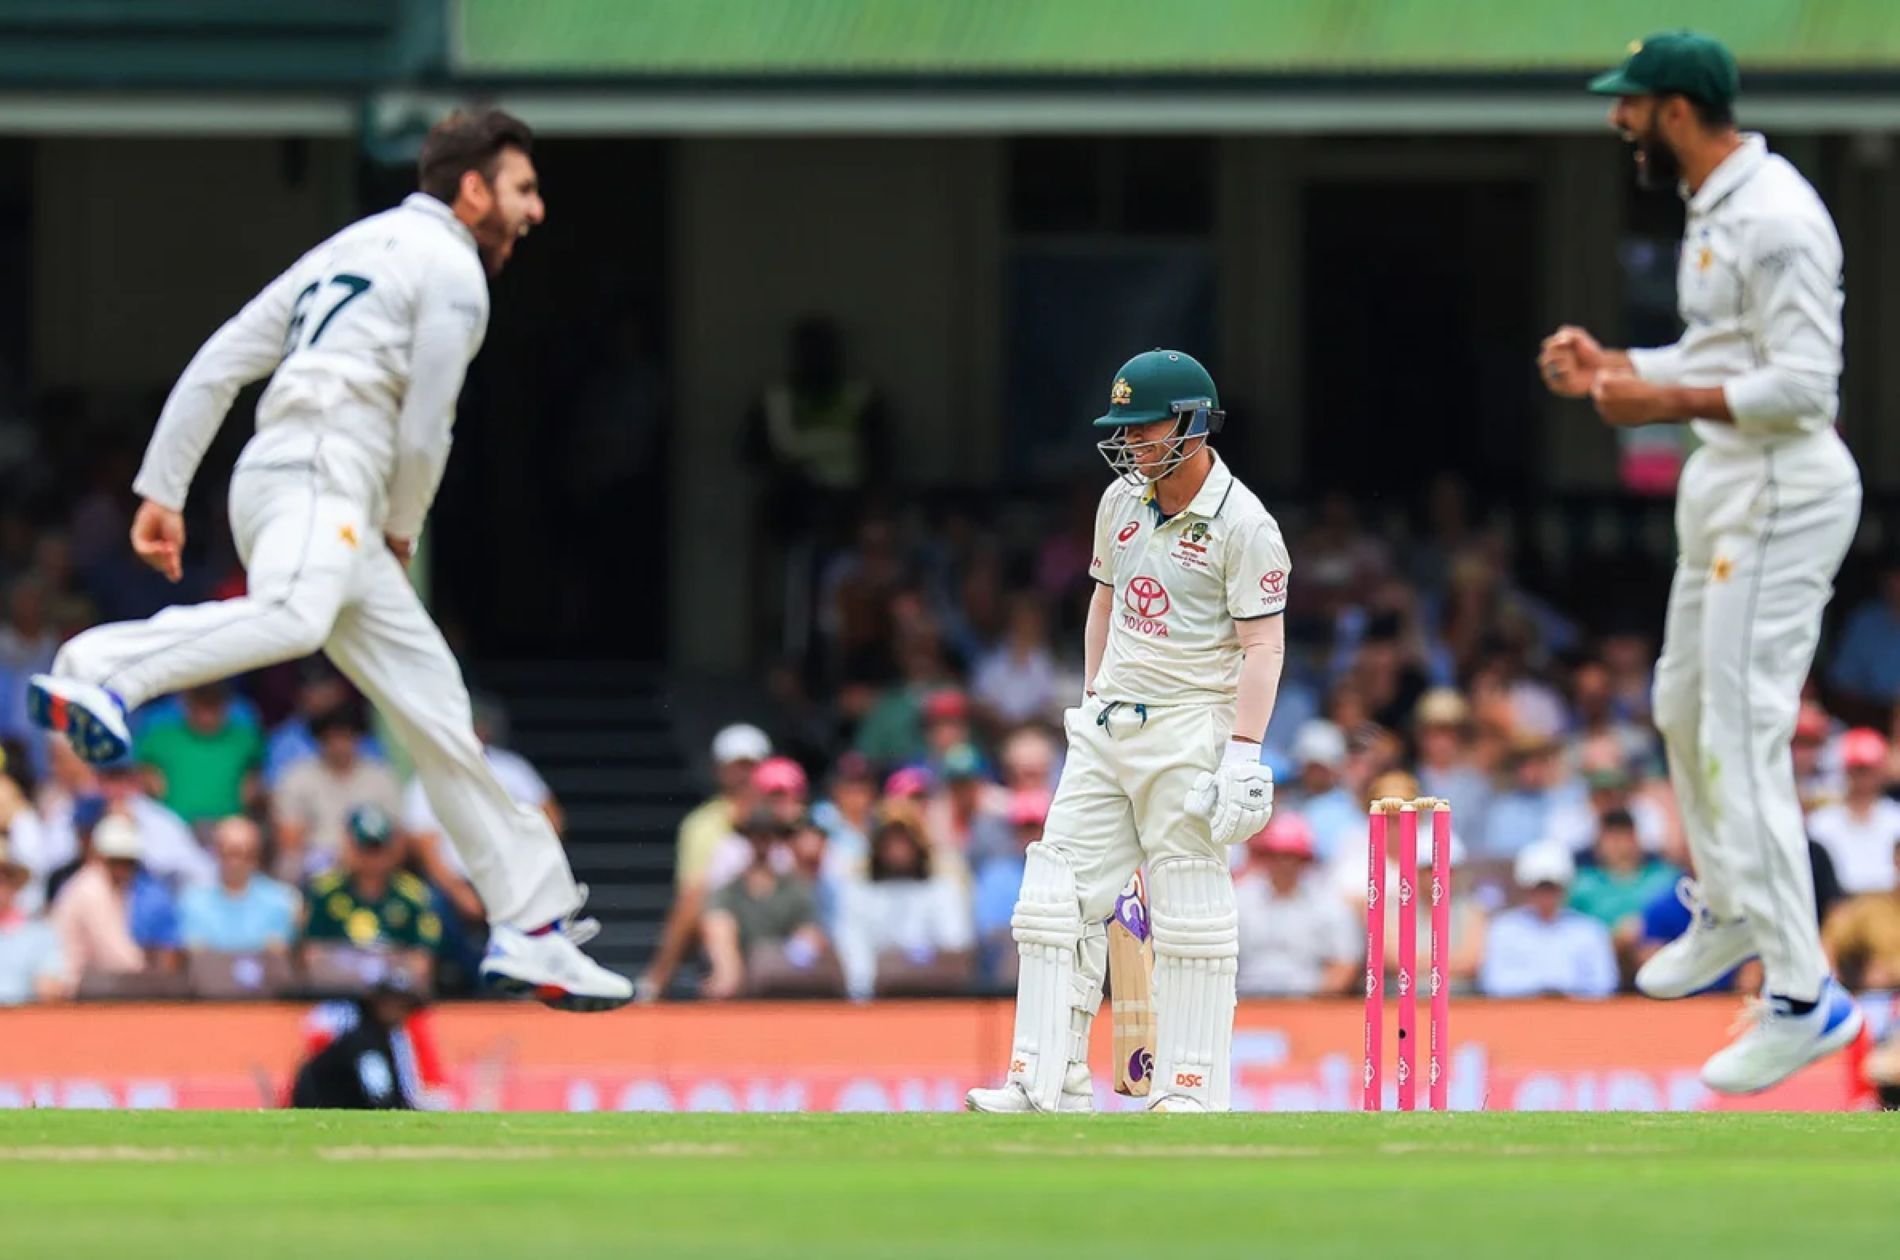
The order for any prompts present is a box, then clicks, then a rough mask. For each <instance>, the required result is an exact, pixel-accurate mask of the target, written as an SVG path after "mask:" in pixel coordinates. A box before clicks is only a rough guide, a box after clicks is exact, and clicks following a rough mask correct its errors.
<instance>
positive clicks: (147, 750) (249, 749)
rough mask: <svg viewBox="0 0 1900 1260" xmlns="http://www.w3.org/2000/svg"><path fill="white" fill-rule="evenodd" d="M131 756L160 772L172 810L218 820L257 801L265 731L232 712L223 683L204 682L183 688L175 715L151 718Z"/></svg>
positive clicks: (185, 816) (197, 818) (161, 792)
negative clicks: (185, 690) (186, 689)
mask: <svg viewBox="0 0 1900 1260" xmlns="http://www.w3.org/2000/svg"><path fill="white" fill-rule="evenodd" d="M132 756H133V759H134V760H136V761H137V762H138V763H139V764H140V765H142V766H145V767H146V768H147V769H148V770H149V771H151V772H152V773H153V774H154V775H156V776H157V779H158V782H159V784H160V785H161V786H160V788H159V789H158V791H159V797H160V799H161V800H163V801H164V803H165V805H166V807H167V808H168V809H170V810H172V811H173V812H174V813H176V814H177V815H178V816H179V817H181V818H183V819H184V820H185V821H186V822H188V823H198V822H215V821H216V820H218V819H220V818H229V817H230V816H231V815H233V814H241V813H243V812H244V811H245V810H246V809H248V808H250V806H251V805H252V804H253V803H254V802H255V801H256V799H257V797H258V794H259V791H260V785H261V779H260V775H259V772H260V770H261V769H262V767H263V764H264V736H263V735H262V733H260V732H259V731H258V729H257V725H256V723H255V722H253V721H250V720H248V719H245V718H240V717H239V716H238V715H237V714H236V713H234V712H233V711H232V707H231V694H230V691H229V689H228V688H227V687H226V685H225V684H224V683H221V682H220V683H206V684H205V685H204V686H201V687H193V688H192V689H191V690H189V691H187V692H185V693H184V695H183V697H181V703H180V706H179V712H178V716H177V717H175V718H174V717H160V718H158V719H155V720H153V721H151V722H149V723H148V724H147V725H146V726H145V728H144V729H143V730H141V731H140V732H139V733H138V737H137V739H136V740H135V741H134V743H133V746H132Z"/></svg>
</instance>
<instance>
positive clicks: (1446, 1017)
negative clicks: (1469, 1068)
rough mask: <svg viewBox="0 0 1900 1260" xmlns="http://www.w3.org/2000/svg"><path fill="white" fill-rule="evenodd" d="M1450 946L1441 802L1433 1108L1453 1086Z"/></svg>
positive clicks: (1446, 826)
mask: <svg viewBox="0 0 1900 1260" xmlns="http://www.w3.org/2000/svg"><path fill="white" fill-rule="evenodd" d="M1450 947H1451V804H1450V802H1448V801H1440V802H1438V808H1436V809H1434V810H1433V811H1432V976H1431V997H1432V1042H1431V1058H1430V1060H1429V1063H1428V1066H1427V1069H1426V1071H1427V1075H1428V1081H1429V1086H1430V1097H1429V1100H1428V1101H1429V1104H1430V1106H1431V1109H1432V1110H1433V1111H1444V1110H1446V1109H1447V1106H1448V1098H1449V1092H1450V1088H1451V976H1450V974H1449V971H1448V963H1447V957H1448V951H1449V949H1450Z"/></svg>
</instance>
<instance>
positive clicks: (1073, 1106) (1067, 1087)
mask: <svg viewBox="0 0 1900 1260" xmlns="http://www.w3.org/2000/svg"><path fill="white" fill-rule="evenodd" d="M963 1109H964V1110H965V1111H982V1112H988V1113H990V1114H992V1115H1001V1116H1014V1115H1023V1114H1025V1113H1029V1112H1035V1111H1039V1110H1041V1109H1040V1108H1039V1107H1037V1106H1036V1104H1035V1103H1033V1102H1030V1101H1029V1091H1028V1090H1026V1089H1024V1088H1023V1087H1022V1086H1021V1085H1020V1084H1018V1083H1017V1082H1015V1081H1006V1082H1004V1083H1003V1085H1002V1086H1000V1087H999V1088H997V1089H973V1090H971V1091H970V1092H969V1093H967V1094H965V1095H964V1096H963ZM1056 1110H1057V1111H1062V1112H1088V1111H1094V1110H1095V1082H1094V1081H1093V1079H1091V1078H1090V1076H1089V1065H1088V1064H1086V1063H1071V1064H1070V1065H1069V1071H1068V1074H1067V1075H1066V1076H1064V1077H1063V1078H1062V1097H1061V1098H1060V1099H1059V1100H1058V1101H1057V1102H1056Z"/></svg>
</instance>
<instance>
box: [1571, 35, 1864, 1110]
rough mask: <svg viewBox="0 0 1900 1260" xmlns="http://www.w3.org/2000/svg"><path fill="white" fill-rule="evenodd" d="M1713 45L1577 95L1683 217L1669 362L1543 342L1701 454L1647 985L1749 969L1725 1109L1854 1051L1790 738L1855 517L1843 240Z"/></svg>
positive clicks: (1662, 687)
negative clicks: (1655, 942)
mask: <svg viewBox="0 0 1900 1260" xmlns="http://www.w3.org/2000/svg"><path fill="white" fill-rule="evenodd" d="M1738 87H1739V76H1738V74H1737V72H1736V68H1735V60H1734V58H1733V57H1732V56H1730V54H1729V51H1728V49H1727V48H1725V47H1723V46H1722V45H1721V44H1720V43H1717V42H1716V41H1715V40H1713V39H1710V38H1709V37H1707V36H1705V35H1698V34H1695V33H1692V32H1688V31H1672V32H1668V33H1666V34H1661V35H1654V36H1651V37H1650V38H1649V39H1646V40H1643V41H1642V42H1641V43H1638V44H1633V45H1631V51H1630V55H1629V58H1628V60H1626V61H1625V62H1624V63H1623V65H1622V66H1621V67H1620V68H1618V69H1615V70H1611V71H1609V72H1608V73H1607V74H1604V75H1602V76H1600V77H1598V78H1597V79H1595V80H1594V81H1593V82H1592V83H1591V84H1590V90H1591V91H1593V92H1598V93H1603V94H1606V95H1610V96H1614V97H1616V103H1615V104H1614V105H1613V106H1612V107H1611V109H1610V125H1611V126H1612V127H1614V128H1616V129H1617V130H1618V131H1619V132H1621V133H1622V134H1623V135H1624V137H1625V138H1626V139H1628V140H1629V141H1630V142H1631V143H1632V144H1633V145H1634V146H1635V150H1636V152H1635V158H1636V168H1637V174H1638V178H1639V179H1640V181H1641V182H1642V183H1644V184H1645V185H1648V186H1651V187H1657V188H1667V187H1671V186H1673V187H1676V188H1678V189H1679V190H1680V192H1681V194H1682V196H1683V198H1684V199H1685V200H1686V201H1687V202H1688V220H1687V224H1686V226H1685V228H1684V232H1683V239H1682V256H1681V261H1680V263H1679V265H1678V268H1677V289H1678V294H1677V303H1678V307H1679V310H1680V312H1681V315H1682V320H1683V323H1684V324H1685V325H1686V326H1687V329H1688V331H1687V332H1685V333H1684V334H1683V336H1682V339H1681V340H1680V341H1678V342H1676V343H1675V344H1674V345H1670V346H1662V347H1658V348H1656V349H1651V350H1627V351H1626V350H1607V349H1605V348H1603V347H1602V346H1601V345H1599V344H1598V343H1597V341H1596V339H1595V338H1594V337H1592V336H1591V335H1590V334H1589V333H1587V332H1585V331H1584V330H1583V329H1581V328H1570V327H1566V328H1560V329H1558V330H1557V331H1556V332H1555V333H1554V334H1552V335H1551V336H1550V337H1548V338H1547V339H1545V341H1544V344H1543V351H1542V353H1541V355H1540V356H1539V360H1538V362H1539V365H1540V368H1541V370H1542V372H1543V376H1544V379H1545V382H1546V383H1547V384H1548V385H1549V387H1550V388H1551V389H1552V390H1553V391H1554V392H1556V393H1558V394H1561V395H1564V396H1566V397H1571V398H1586V397H1587V398H1589V399H1590V400H1591V402H1592V403H1593V404H1594V405H1595V407H1596V411H1597V414H1598V415H1600V416H1601V417H1602V418H1603V419H1604V420H1605V421H1607V422H1608V423H1610V424H1612V425H1619V426H1620V425H1642V424H1679V423H1683V422H1685V421H1686V422H1688V423H1689V424H1690V425H1691V426H1692V428H1693V429H1694V431H1695V435H1696V437H1697V438H1699V439H1700V441H1701V448H1700V449H1699V450H1697V451H1696V452H1695V453H1694V454H1693V455H1691V456H1690V457H1689V460H1688V462H1687V464H1686V465H1685V466H1684V467H1683V471H1682V479H1681V484H1680V486H1679V488H1678V490H1677V500H1676V534H1677V544H1678V548H1679V553H1680V555H1679V559H1678V561H1677V564H1676V574H1675V580H1674V583H1673V585H1672V587H1671V590H1670V596H1669V612H1668V619H1667V621H1666V622H1665V624H1664V629H1663V650H1662V659H1661V660H1660V662H1658V664H1657V667H1656V682H1655V696H1654V710H1655V720H1656V726H1657V728H1658V729H1659V730H1660V731H1661V733H1662V737H1663V742H1664V746H1665V748H1666V749H1667V751H1668V756H1669V777H1670V780H1671V782H1672V783H1673V784H1674V786H1675V791H1676V797H1677V800H1678V801H1679V802H1680V803H1681V810H1682V821H1683V827H1684V830H1685V831H1686V832H1687V834H1688V838H1689V843H1690V847H1691V850H1692V852H1693V854H1694V857H1695V865H1696V872H1697V877H1698V879H1697V882H1696V883H1694V884H1691V885H1687V886H1686V888H1685V891H1686V892H1687V893H1688V894H1689V895H1690V896H1691V897H1692V898H1693V900H1694V905H1692V906H1691V909H1692V910H1694V911H1695V915H1694V922H1693V923H1692V925H1691V927H1690V928H1689V930H1688V932H1687V933H1686V934H1685V935H1683V936H1682V937H1680V938H1679V939H1677V940H1676V941H1674V942H1672V943H1671V944H1669V945H1667V946H1665V947H1664V948H1663V949H1662V950H1661V951H1659V952H1658V953H1657V954H1656V955H1655V956H1654V957H1653V958H1651V959H1650V961H1649V962H1647V963H1646V964H1644V966H1643V968H1642V970H1641V971H1639V972H1638V973H1637V976H1636V984H1637V986H1638V987H1639V988H1640V989H1642V991H1643V992H1644V993H1647V994H1648V995H1649V996H1651V997H1657V998H1675V997H1682V996H1684V995H1685V994H1689V993H1694V992H1697V991H1698V990H1700V989H1703V988H1706V987H1707V986H1708V985H1710V984H1713V983H1714V982H1715V981H1716V980H1717V979H1719V978H1720V977H1721V976H1723V975H1725V974H1726V973H1727V972H1728V971H1729V970H1730V969H1731V968H1733V967H1735V966H1736V965H1738V964H1740V963H1742V962H1744V961H1746V960H1747V959H1750V958H1755V957H1759V958H1760V959H1761V961H1762V969H1763V973H1764V976H1765V979H1764V983H1763V997H1762V999H1761V1000H1760V1001H1758V1002H1755V1003H1752V1004H1751V1014H1752V1016H1753V1018H1752V1019H1751V1020H1750V1021H1749V1024H1748V1027H1747V1028H1746V1030H1745V1031H1743V1032H1742V1033H1741V1034H1740V1036H1739V1037H1737V1039H1736V1040H1735V1041H1734V1042H1732V1043H1731V1044H1730V1045H1728V1046H1727V1047H1725V1048H1724V1049H1722V1050H1721V1051H1719V1052H1718V1053H1716V1054H1715V1056H1714V1057H1712V1058H1711V1059H1709V1061H1708V1062H1707V1063H1706V1064H1704V1065H1703V1068H1702V1079H1703V1081H1704V1082H1705V1083H1706V1084H1707V1085H1708V1086H1709V1087H1710V1088H1711V1089H1715V1090H1720V1091H1722V1092H1724V1093H1731V1094H1745V1093H1753V1092H1755V1091H1757V1090H1763V1089H1766V1088H1768V1087H1769V1086H1771V1085H1773V1084H1775V1083H1776V1082H1777V1081H1780V1080H1782V1079H1783V1078H1785V1077H1787V1076H1789V1075H1791V1074H1792V1073H1794V1072H1795V1071H1796V1070H1797V1069H1799V1068H1801V1067H1802V1066H1804V1065H1805V1064H1808V1063H1811V1062H1813V1061H1814V1060H1815V1059H1818V1058H1820V1057H1822V1056H1823V1055H1826V1054H1829V1053H1831V1052H1832V1051H1834V1050H1837V1049H1839V1048H1841V1047H1842V1046H1845V1045H1847V1044H1848V1043H1850V1042H1851V1041H1853V1040H1854V1038H1855V1036H1856V1035H1857V1034H1858V1033H1859V1031H1860V1027H1861V1013H1860V1010H1859V1008H1858V1007H1857V1006H1856V1005H1855V1004H1854V1001H1853V999H1852V998H1851V997H1850V996H1849V995H1848V994H1847V993H1846V991H1845V990H1843V989H1842V988H1841V986H1840V985H1839V984H1838V983H1837V982H1836V981H1835V980H1834V979H1833V978H1832V977H1831V975H1830V974H1829V971H1828V964H1827V958H1826V956H1825V955H1824V954H1823V953H1822V950H1821V938H1820V933H1819V930H1818V928H1817V926H1816V923H1815V915H1814V890H1813V876H1812V871H1811V870H1810V868H1809V865H1808V846H1807V836H1806V832H1805V830H1804V828H1803V824H1802V817H1801V805H1800V802H1799V800H1798V799H1797V797H1796V794H1795V779H1794V768H1793V764H1792V762H1791V760H1790V753H1789V741H1790V740H1791V738H1792V736H1793V733H1794V723H1795V716H1796V710H1797V708H1798V706H1799V699H1800V691H1801V685H1802V683H1803V681H1804V680H1805V679H1806V678H1807V674H1808V668H1809V666H1810V665H1811V664H1812V663H1813V659H1814V650H1815V644H1816V642H1817V640H1818V639H1819V637H1820V633H1821V614H1822V612H1823V611H1824V610H1825V609H1826V607H1827V601H1828V598H1829V596H1830V595H1832V593H1833V589H1834V588H1833V581H1834V575H1835V573H1836V572H1837V571H1838V570H1839V568H1840V565H1841V561H1842V559H1843V558H1844V557H1845V556H1846V554H1847V547H1848V544H1849V543H1850V542H1851V541H1852V539H1853V537H1854V530H1855V527H1856V525H1857V524H1858V522H1859V519H1860V502H1861V487H1860V473H1859V470H1858V469H1857V468H1856V467H1855V464H1854V458H1853V456H1852V455H1850V454H1849V453H1848V450H1847V447H1846V445H1845V444H1844V443H1843V442H1842V441H1841V439H1840V437H1839V436H1838V435H1837V434H1836V433H1835V431H1834V417H1835V412H1836V410H1837V406H1838V401H1839V393H1838V386H1839V380H1840V372H1841V304H1842V293H1841V243H1840V237H1839V236H1838V235H1837V234H1836V233H1835V230H1834V223H1833V220H1832V219H1831V218H1829V216H1828V212H1827V207H1826V206H1824V205H1823V204H1822V203H1821V199H1820V197H1818V196H1817V195H1816V194H1815V191H1814V189H1813V188H1812V187H1810V186H1809V184H1808V182H1807V180H1805V179H1803V178H1802V177H1801V174H1800V172H1799V171H1797V170H1795V168H1794V167H1793V166H1792V165H1790V164H1789V163H1788V162H1787V161H1786V160H1785V159H1783V158H1781V157H1778V156H1776V155H1774V154H1771V153H1770V152H1769V151H1768V148H1767V145H1766V144H1765V143H1764V142H1763V140H1762V137H1761V136H1759V135H1753V134H1745V133H1742V132H1738V131H1737V130H1736V128H1735V123H1734V119H1733V114H1732V108H1733V105H1734V102H1735V97H1736V93H1737V90H1738Z"/></svg>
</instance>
